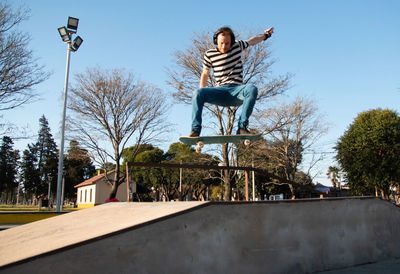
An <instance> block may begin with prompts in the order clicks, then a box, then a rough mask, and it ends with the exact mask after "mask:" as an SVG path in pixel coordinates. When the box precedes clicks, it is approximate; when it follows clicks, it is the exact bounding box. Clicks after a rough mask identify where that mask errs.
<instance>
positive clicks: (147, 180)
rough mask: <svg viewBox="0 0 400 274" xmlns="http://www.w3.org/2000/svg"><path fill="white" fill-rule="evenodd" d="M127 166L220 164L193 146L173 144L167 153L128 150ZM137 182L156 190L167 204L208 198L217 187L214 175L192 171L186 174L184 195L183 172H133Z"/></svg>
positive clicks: (138, 169)
mask: <svg viewBox="0 0 400 274" xmlns="http://www.w3.org/2000/svg"><path fill="white" fill-rule="evenodd" d="M123 158H124V162H125V163H126V161H129V162H145V163H180V162H182V163H193V162H195V163H198V164H215V165H216V164H217V163H218V162H217V161H216V160H215V159H214V158H213V157H212V156H210V155H206V154H198V153H196V152H195V151H194V150H193V149H191V148H190V147H189V146H187V145H184V144H181V143H173V144H171V146H170V147H169V149H168V151H167V152H166V153H164V152H163V151H162V150H161V149H159V148H157V147H154V146H153V145H150V144H144V145H140V146H133V147H129V148H127V149H126V150H125V151H124V153H123ZM130 172H131V174H132V178H133V180H134V181H136V182H137V183H139V184H142V185H145V186H146V187H147V188H149V189H155V190H157V191H159V192H161V193H163V195H165V198H166V199H167V200H171V199H177V198H179V197H183V196H185V195H187V194H189V193H192V194H193V195H194V196H196V197H200V196H202V195H203V196H205V191H206V189H207V187H208V186H210V185H214V184H216V182H218V180H215V179H214V172H213V171H206V170H189V169H184V170H183V172H182V192H181V193H179V181H180V170H179V169H173V168H155V167H154V168H143V167H134V168H131V171H130ZM218 174H219V173H218Z"/></svg>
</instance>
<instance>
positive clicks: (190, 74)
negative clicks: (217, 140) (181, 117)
mask: <svg viewBox="0 0 400 274" xmlns="http://www.w3.org/2000/svg"><path fill="white" fill-rule="evenodd" d="M239 36H240V35H238V37H239ZM248 36H249V37H250V36H251V34H248ZM211 38H212V34H211V33H209V32H208V33H203V34H195V35H194V38H193V39H192V46H191V47H189V48H187V49H186V50H183V51H177V52H176V53H175V54H174V57H175V58H176V65H177V68H176V70H172V69H171V70H169V71H168V74H169V80H168V82H167V83H168V84H169V85H170V86H172V87H173V88H174V89H175V90H176V91H175V92H174V93H173V97H174V98H175V100H176V101H177V102H181V103H184V104H191V97H192V93H193V91H195V90H196V89H198V87H199V80H200V75H201V71H202V67H203V55H204V53H205V51H206V50H208V49H209V48H212V47H214V45H213V42H212V39H211ZM269 58H270V54H269V53H268V52H267V46H266V44H265V43H260V44H257V45H256V46H253V47H250V48H249V49H248V50H246V51H245V52H244V55H243V67H244V70H243V79H244V80H243V82H244V83H246V84H247V83H248V84H250V83H252V84H255V85H256V86H257V87H258V89H259V94H258V98H257V100H258V103H257V104H258V105H256V107H257V106H258V107H259V106H260V104H261V103H262V102H265V101H267V99H269V98H271V97H273V96H276V95H278V94H282V93H284V92H285V91H286V90H287V88H288V84H289V79H290V78H291V76H290V75H285V76H280V77H278V78H271V77H270V75H269V72H270V68H271V66H272V64H273V63H274V61H271V60H269ZM215 84H216V81H215V78H214V77H210V78H209V79H208V83H207V86H209V87H211V86H215ZM205 110H206V111H204V114H203V115H204V116H206V115H207V111H208V114H209V115H211V116H212V117H213V118H216V119H213V120H212V123H211V124H212V125H214V126H213V128H215V129H217V128H218V134H220V135H230V134H231V133H232V130H233V127H234V124H235V122H236V121H237V119H236V113H237V110H238V107H221V106H216V105H209V104H206V105H205ZM203 121H205V119H203ZM204 124H206V123H204ZM208 124H210V123H208ZM232 150H233V146H232V145H229V144H223V145H222V150H221V157H222V160H223V162H224V164H225V165H226V166H229V165H232V164H233V163H234V159H232V157H231V156H230V152H231V151H232ZM232 173H233V172H229V171H228V170H224V200H225V201H229V200H230V197H231V179H230V178H231V177H232Z"/></svg>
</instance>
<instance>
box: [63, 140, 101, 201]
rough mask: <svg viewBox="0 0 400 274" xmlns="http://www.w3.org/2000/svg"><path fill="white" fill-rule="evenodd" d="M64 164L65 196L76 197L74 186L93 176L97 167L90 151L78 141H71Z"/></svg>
mask: <svg viewBox="0 0 400 274" xmlns="http://www.w3.org/2000/svg"><path fill="white" fill-rule="evenodd" d="M64 166H65V167H64V168H65V185H64V197H65V198H69V199H74V198H75V197H76V196H75V189H74V186H75V185H77V184H79V183H82V182H83V181H85V180H87V179H89V178H90V177H92V176H93V174H95V172H96V169H95V167H94V165H93V163H92V161H91V159H90V157H89V155H88V151H87V150H86V149H82V148H81V147H80V146H79V143H78V142H77V141H71V142H70V145H69V149H68V154H67V155H66V156H65V160H64Z"/></svg>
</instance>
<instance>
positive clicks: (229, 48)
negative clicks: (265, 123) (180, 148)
mask: <svg viewBox="0 0 400 274" xmlns="http://www.w3.org/2000/svg"><path fill="white" fill-rule="evenodd" d="M273 32H274V28H269V29H267V30H265V31H264V33H263V34H260V35H257V36H254V37H251V38H249V39H248V40H246V41H243V40H235V35H234V33H233V31H232V30H231V29H230V28H228V27H222V28H219V29H218V30H217V31H216V32H215V33H214V36H213V42H214V44H215V45H216V47H215V48H212V49H209V50H207V51H206V53H205V54H204V57H203V59H204V60H203V71H202V73H201V77H200V88H199V89H198V90H196V91H195V92H194V93H193V97H192V131H191V132H190V135H189V136H190V137H197V136H199V135H200V132H201V123H202V112H203V106H204V104H205V103H210V104H214V105H219V106H240V105H242V104H243V107H242V113H241V115H240V117H239V124H238V129H237V132H236V134H250V132H249V130H248V129H247V126H248V123H249V118H250V115H251V113H252V112H253V108H254V104H255V102H256V99H257V94H258V89H257V87H256V86H254V85H251V84H243V63H242V52H243V50H245V49H246V48H248V47H249V46H254V45H257V44H258V43H260V42H262V41H265V40H267V39H268V38H269V37H271V35H272V33H273ZM211 69H212V70H213V74H214V76H215V79H216V81H217V86H216V87H211V88H207V87H206V85H207V80H208V77H209V75H210V70H211Z"/></svg>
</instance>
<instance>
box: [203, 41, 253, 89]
mask: <svg viewBox="0 0 400 274" xmlns="http://www.w3.org/2000/svg"><path fill="white" fill-rule="evenodd" d="M248 46H249V43H247V42H246V41H242V40H239V41H236V42H235V43H234V44H233V45H232V47H231V48H230V49H229V51H228V52H227V53H221V52H219V50H218V49H217V48H213V49H209V50H208V51H206V53H205V54H204V61H203V69H207V70H210V69H211V68H212V70H213V72H214V76H215V79H216V81H217V85H218V86H222V85H226V84H238V85H241V84H243V63H242V51H243V50H244V49H246V48H247V47H248Z"/></svg>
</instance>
